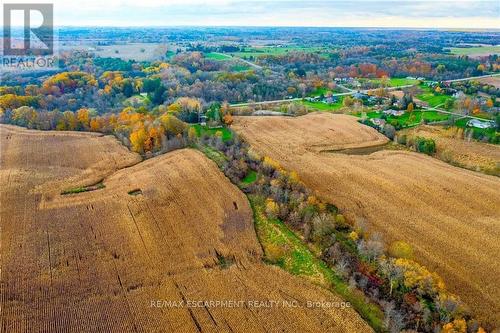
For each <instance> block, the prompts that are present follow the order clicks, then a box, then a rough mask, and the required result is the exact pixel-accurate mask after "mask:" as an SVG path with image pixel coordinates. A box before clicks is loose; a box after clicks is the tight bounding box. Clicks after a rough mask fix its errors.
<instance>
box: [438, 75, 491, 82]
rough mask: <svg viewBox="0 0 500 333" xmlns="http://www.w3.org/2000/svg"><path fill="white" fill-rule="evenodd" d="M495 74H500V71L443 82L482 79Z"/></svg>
mask: <svg viewBox="0 0 500 333" xmlns="http://www.w3.org/2000/svg"><path fill="white" fill-rule="evenodd" d="M494 76H500V73H496V74H488V75H481V76H472V77H464V78H462V79H454V80H446V81H443V82H460V81H469V80H475V79H482V78H485V77H494Z"/></svg>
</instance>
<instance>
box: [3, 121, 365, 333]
mask: <svg viewBox="0 0 500 333" xmlns="http://www.w3.org/2000/svg"><path fill="white" fill-rule="evenodd" d="M0 134H1V141H0V147H1V152H0V153H1V156H2V159H1V168H0V182H1V184H2V186H1V187H0V198H1V206H0V207H1V208H0V222H1V252H0V254H1V257H0V260H1V262H0V264H1V266H0V267H1V271H0V272H1V276H0V282H1V285H0V286H1V289H0V295H1V297H0V298H1V299H0V306H1V308H0V331H1V332H9V333H10V332H56V331H57V332H97V331H100V332H131V331H133V332H166V331H168V332H201V331H203V332H233V331H234V332H241V331H248V332H269V331H273V332H276V331H288V332H317V331H324V332H327V331H328V332H340V331H343V332H370V331H371V329H370V327H369V326H367V324H366V323H365V322H364V321H363V320H362V319H361V318H360V317H359V315H358V314H357V313H356V312H355V311H354V310H352V309H350V308H347V309H340V308H314V309H312V308H305V307H297V308H293V307H275V308H265V307H262V308H259V307H249V306H246V307H239V308H220V307H216V308H213V307H212V308H211V307H200V308H188V307H179V308H165V307H163V308H161V307H160V308H159V307H152V306H151V301H153V300H170V301H182V300H186V301H188V300H246V301H252V300H259V301H260V300H277V301H284V300H286V301H290V302H291V301H293V300H296V301H299V303H302V302H305V301H307V300H315V301H341V299H340V298H339V297H337V296H336V295H333V294H331V293H330V292H329V291H327V290H325V289H322V288H320V287H318V286H314V285H312V284H310V283H308V282H307V281H305V280H302V279H300V278H298V277H294V276H292V275H289V274H288V273H286V272H284V271H281V270H280V269H279V268H277V267H275V266H269V265H266V264H264V263H262V261H261V258H262V249H261V247H260V244H259V243H258V241H257V238H256V235H255V231H254V227H253V220H252V211H251V208H250V207H249V204H248V201H247V199H246V197H245V196H244V194H243V193H241V192H240V191H239V190H238V189H237V188H236V187H235V186H233V185H232V184H231V183H230V182H229V180H228V179H226V178H225V177H224V175H223V174H222V173H221V172H220V171H219V170H218V168H217V166H216V165H215V164H214V163H213V162H212V161H210V160H208V159H207V158H205V157H204V156H203V155H202V154H201V153H199V152H197V151H194V150H189V149H184V150H178V151H175V152H171V153H168V154H166V155H162V156H159V157H155V158H152V159H149V160H147V161H145V162H141V159H140V157H139V156H138V155H136V154H134V153H131V152H129V151H128V150H127V149H126V148H124V147H123V146H121V145H120V144H119V143H118V142H117V141H116V140H115V139H114V138H113V137H109V136H101V135H97V134H91V133H75V132H40V131H33V130H25V129H21V128H18V127H14V126H3V125H2V126H1V127H0ZM101 181H102V184H103V185H104V186H100V187H96V188H98V189H96V190H94V191H90V192H82V193H78V194H68V195H61V192H63V191H65V190H68V189H71V188H76V187H81V186H89V185H93V184H97V183H100V182H101ZM132 194H133V195H132Z"/></svg>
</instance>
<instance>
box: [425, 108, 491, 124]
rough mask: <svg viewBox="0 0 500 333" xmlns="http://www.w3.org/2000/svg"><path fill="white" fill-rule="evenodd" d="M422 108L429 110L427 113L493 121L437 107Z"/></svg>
mask: <svg viewBox="0 0 500 333" xmlns="http://www.w3.org/2000/svg"><path fill="white" fill-rule="evenodd" d="M420 107H421V108H422V109H424V110H427V111H437V112H440V113H446V114H451V115H454V116H459V117H462V118H471V119H477V120H482V121H491V120H489V119H484V118H480V117H475V116H469V115H465V114H461V113H456V112H451V111H446V110H443V109H438V108H437V107H428V106H423V105H420Z"/></svg>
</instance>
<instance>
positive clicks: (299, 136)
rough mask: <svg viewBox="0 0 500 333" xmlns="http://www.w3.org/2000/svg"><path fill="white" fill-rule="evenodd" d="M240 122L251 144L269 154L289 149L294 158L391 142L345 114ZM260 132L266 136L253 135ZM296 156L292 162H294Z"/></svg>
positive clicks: (241, 129) (238, 128)
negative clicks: (307, 153) (306, 154)
mask: <svg viewBox="0 0 500 333" xmlns="http://www.w3.org/2000/svg"><path fill="white" fill-rule="evenodd" d="M237 118H238V119H237V122H236V124H235V125H234V129H236V130H237V131H240V132H242V133H243V134H244V135H245V136H246V134H247V132H248V134H251V138H249V140H250V141H251V142H252V143H256V145H257V146H258V147H259V149H264V150H265V151H267V150H280V149H281V148H284V147H286V149H287V150H288V151H293V154H294V155H295V154H297V155H302V154H304V153H306V152H308V151H310V152H313V153H318V152H321V151H335V150H342V149H349V148H367V147H372V146H380V145H383V144H385V143H387V142H388V139H387V138H386V137H385V136H384V135H382V134H380V133H378V132H377V131H375V130H373V129H372V128H370V127H367V126H359V123H358V121H357V118H356V117H352V116H347V115H343V114H328V113H310V114H308V115H306V116H302V117H300V118H292V117H286V118H283V117H266V116H263V117H237ZM257 131H258V132H261V134H262V136H261V135H253V134H254V132H257ZM264 133H267V135H265V134H264ZM255 134H257V133H255ZM264 147H265V148H264ZM294 155H291V156H289V158H294V157H295V156H294Z"/></svg>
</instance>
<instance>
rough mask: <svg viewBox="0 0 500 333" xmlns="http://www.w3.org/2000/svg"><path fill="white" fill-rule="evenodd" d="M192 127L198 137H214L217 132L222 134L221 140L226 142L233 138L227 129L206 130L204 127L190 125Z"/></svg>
mask: <svg viewBox="0 0 500 333" xmlns="http://www.w3.org/2000/svg"><path fill="white" fill-rule="evenodd" d="M191 126H192V127H194V129H195V130H196V135H197V136H198V137H200V136H202V135H203V134H208V135H210V136H212V135H215V133H217V132H222V140H223V141H227V140H231V139H232V138H233V134H232V133H231V131H230V130H229V129H227V127H222V128H208V127H206V126H201V125H199V124H195V125H191Z"/></svg>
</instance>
